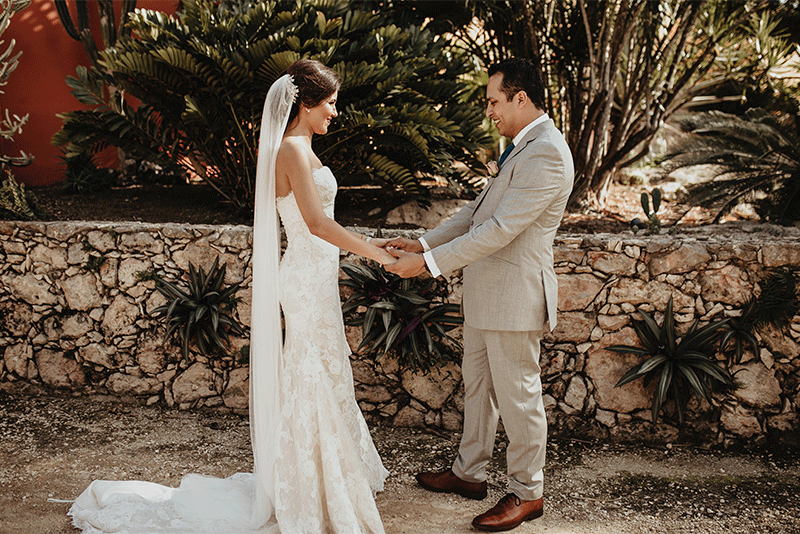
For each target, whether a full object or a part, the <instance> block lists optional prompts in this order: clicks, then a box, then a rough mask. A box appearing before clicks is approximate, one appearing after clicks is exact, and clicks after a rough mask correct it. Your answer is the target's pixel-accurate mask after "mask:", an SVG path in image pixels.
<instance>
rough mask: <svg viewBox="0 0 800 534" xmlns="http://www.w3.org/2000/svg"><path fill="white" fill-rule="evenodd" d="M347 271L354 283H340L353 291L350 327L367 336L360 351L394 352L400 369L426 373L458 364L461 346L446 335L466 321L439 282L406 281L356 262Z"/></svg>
mask: <svg viewBox="0 0 800 534" xmlns="http://www.w3.org/2000/svg"><path fill="white" fill-rule="evenodd" d="M342 270H343V271H344V272H345V274H347V276H348V277H349V278H348V279H344V280H342V281H341V282H339V283H340V284H341V285H343V286H346V287H350V288H352V289H353V292H352V294H351V295H350V297H349V298H348V299H347V301H346V302H345V303H344V304H343V305H342V312H343V313H344V314H345V316H346V317H347V321H346V324H348V325H350V326H358V325H360V326H361V329H362V333H363V341H362V342H361V345H359V347H358V349H357V351H360V350H361V349H362V348H365V349H366V350H367V353H368V354H373V353H379V354H385V353H387V352H389V351H394V352H395V353H396V354H397V356H398V360H399V363H400V366H401V367H404V368H409V369H411V370H413V371H415V372H416V371H421V372H423V373H427V372H430V370H431V369H432V368H433V367H435V366H436V365H439V364H442V363H445V362H447V361H452V360H455V359H457V357H458V354H459V350H458V348H459V347H458V342H457V341H456V340H455V339H453V338H452V337H450V336H449V335H448V334H447V332H449V331H450V330H452V329H453V328H455V327H457V326H458V325H460V324H462V323H463V322H464V319H463V317H461V316H460V315H458V314H459V313H460V307H459V306H458V305H456V304H450V303H447V302H445V301H444V298H443V295H442V290H443V288H442V287H441V286H440V283H439V282H438V281H437V280H436V279H429V280H426V281H422V280H419V279H403V278H400V277H399V276H397V275H395V274H392V273H387V272H386V271H385V270H384V269H383V268H382V267H380V266H378V267H369V266H366V265H356V264H351V263H343V264H342ZM362 307H363V308H362ZM360 309H363V310H364V311H359V310H360ZM445 340H449V341H450V342H451V343H453V344H454V345H455V347H448V346H447V344H446V342H445Z"/></svg>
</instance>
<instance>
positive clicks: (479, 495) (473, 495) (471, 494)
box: [417, 480, 488, 501]
mask: <svg viewBox="0 0 800 534" xmlns="http://www.w3.org/2000/svg"><path fill="white" fill-rule="evenodd" d="M417 483H419V485H420V486H422V487H423V488H425V489H426V490H428V491H432V492H434V493H453V494H455V495H461V496H462V497H465V498H467V499H472V500H475V501H482V500H483V499H485V498H486V495H488V491H484V492H475V491H465V490H459V489H442V488H437V487H435V486H429V485H428V484H425V483H424V482H422V481H421V480H417Z"/></svg>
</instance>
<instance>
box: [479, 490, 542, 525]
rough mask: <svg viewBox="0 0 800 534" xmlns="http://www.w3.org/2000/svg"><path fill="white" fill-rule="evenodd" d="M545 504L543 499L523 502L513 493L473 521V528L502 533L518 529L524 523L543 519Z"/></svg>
mask: <svg viewBox="0 0 800 534" xmlns="http://www.w3.org/2000/svg"><path fill="white" fill-rule="evenodd" d="M543 513H544V504H543V502H542V499H536V500H535V501H523V500H522V499H520V498H519V497H517V496H516V495H514V494H513V493H509V494H507V495H506V496H505V497H503V498H502V499H500V502H498V503H497V504H496V505H495V506H494V508H492V509H491V510H489V511H488V512H486V513H484V514H481V515H479V516H478V517H476V518H475V519H473V520H472V526H474V527H475V528H477V529H478V530H488V531H489V532H502V531H504V530H511V529H512V528H517V527H518V526H519V525H520V524H522V522H523V521H530V520H531V519H536V518H537V517H542V514H543Z"/></svg>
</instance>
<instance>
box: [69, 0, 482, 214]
mask: <svg viewBox="0 0 800 534" xmlns="http://www.w3.org/2000/svg"><path fill="white" fill-rule="evenodd" d="M182 6H183V9H182V11H181V13H180V15H179V16H177V17H171V16H167V15H165V14H163V13H160V12H155V11H146V10H137V11H136V12H135V13H133V14H132V15H131V17H130V21H129V27H130V29H131V31H132V38H126V39H120V40H119V41H118V42H117V45H116V46H115V47H114V48H111V49H108V50H106V51H105V52H103V53H102V65H103V67H104V68H105V69H106V70H107V72H108V73H106V72H102V71H100V70H98V69H88V70H87V69H83V70H80V69H79V72H78V77H77V78H72V79H70V80H69V83H70V85H71V87H72V88H73V93H74V94H75V96H76V97H77V98H79V100H81V102H83V103H84V104H88V105H90V106H94V109H92V110H91V111H88V112H84V111H81V112H68V113H64V114H62V115H61V117H62V118H63V120H64V125H63V127H62V130H61V131H60V132H58V133H57V134H56V136H54V138H53V143H54V144H58V145H65V152H66V153H67V154H75V153H79V152H82V151H85V152H89V153H93V152H95V151H97V150H99V149H101V148H104V147H105V146H108V145H113V146H117V147H120V148H122V149H123V150H125V151H130V152H132V153H136V154H138V155H141V157H144V158H147V159H150V160H151V161H154V162H170V163H172V164H174V165H180V166H181V167H182V168H183V169H184V170H185V171H187V172H190V173H192V174H194V175H196V176H199V177H200V178H202V179H203V180H205V181H206V182H208V183H209V184H210V185H211V186H212V187H214V188H215V189H217V190H218V191H219V192H220V194H222V195H223V196H224V197H226V198H227V199H229V200H231V201H233V202H235V203H236V204H238V205H240V206H243V207H245V206H251V205H252V204H251V203H252V198H253V192H254V183H255V182H254V173H255V161H256V157H257V154H256V152H257V143H258V137H259V131H258V128H259V125H260V119H261V117H260V114H261V111H262V107H263V101H264V95H265V94H266V92H267V90H268V88H269V86H270V85H271V84H272V82H273V81H274V80H275V79H277V78H278V77H279V76H280V75H282V74H283V73H284V72H285V70H286V67H287V66H288V65H290V64H291V63H292V62H294V61H295V60H297V59H299V58H301V57H308V58H313V59H318V60H320V61H322V62H323V63H325V64H327V65H329V66H330V67H331V68H333V69H334V70H335V71H336V72H337V73H338V74H339V75H340V76H341V78H342V82H343V84H342V88H341V90H340V92H339V102H340V108H342V111H341V114H340V116H339V117H338V118H337V119H336V121H334V123H333V124H332V126H331V129H330V131H329V133H328V135H326V136H321V137H318V138H316V139H315V140H314V148H315V151H316V152H317V153H318V154H319V155H320V157H321V158H322V160H323V162H324V163H325V164H326V165H328V166H330V167H331V168H332V170H333V171H334V173H335V174H336V175H337V178H338V179H339V181H340V183H341V184H343V185H362V184H370V185H371V184H374V183H377V184H380V185H381V186H382V187H384V188H385V190H386V193H387V195H386V198H387V202H389V203H396V204H399V203H401V202H403V201H405V200H406V199H407V198H416V199H424V198H425V197H426V196H427V190H426V187H425V185H423V184H422V183H421V182H420V180H422V179H423V178H426V177H430V176H440V177H443V178H445V179H449V180H451V181H455V182H457V181H459V180H462V179H463V178H462V177H461V176H460V175H459V174H456V173H455V171H454V169H453V163H454V161H455V160H459V161H462V162H464V163H466V164H467V165H468V166H471V167H473V168H480V167H481V166H480V165H479V164H478V163H477V160H476V159H475V156H474V155H473V154H474V153H475V152H476V151H477V150H478V149H479V148H484V147H487V146H489V145H490V143H491V138H490V137H488V136H487V135H486V133H485V132H484V131H483V130H482V128H481V125H482V120H483V116H482V112H481V108H480V104H478V103H472V102H465V101H464V99H463V95H464V94H465V92H466V90H467V82H466V81H463V80H464V79H463V75H464V74H466V73H468V72H470V71H471V70H472V69H473V68H474V67H473V66H472V65H471V63H470V62H469V61H468V60H467V59H466V58H464V57H463V56H460V55H453V56H447V55H445V54H442V47H443V39H441V38H439V37H438V36H436V35H434V34H432V33H431V32H429V31H427V30H423V29H421V28H420V27H418V26H412V27H399V26H397V25H394V24H393V23H392V21H391V20H386V16H385V15H384V14H382V13H381V12H380V11H373V10H364V11H359V10H358V8H357V7H353V5H351V3H350V2H347V1H345V0H316V1H309V2H295V1H289V0H280V1H277V2H257V3H253V4H252V5H249V4H248V5H245V4H244V3H235V2H234V3H232V2H210V1H204V0H186V1H184V2H182ZM103 83H105V84H107V85H113V86H115V87H121V88H124V89H125V92H126V94H129V95H131V96H133V97H136V98H138V99H139V100H140V101H141V102H142V103H143V104H142V105H141V106H140V107H139V108H138V109H136V110H134V109H133V108H132V107H131V106H130V105H128V104H127V103H125V102H124V101H123V102H120V103H119V104H120V105H113V104H115V103H113V102H109V101H107V100H106V96H105V95H104V94H103V92H102V86H103ZM113 114H117V115H118V117H113V116H112V115H113ZM453 177H456V179H455V180H454V179H453ZM423 201H424V200H423ZM391 207H393V206H385V208H386V209H390V208H391Z"/></svg>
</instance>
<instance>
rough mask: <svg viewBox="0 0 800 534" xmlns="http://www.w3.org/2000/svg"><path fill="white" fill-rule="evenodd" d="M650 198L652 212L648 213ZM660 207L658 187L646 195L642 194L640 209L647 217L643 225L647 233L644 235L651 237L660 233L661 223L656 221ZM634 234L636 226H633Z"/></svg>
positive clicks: (659, 190)
mask: <svg viewBox="0 0 800 534" xmlns="http://www.w3.org/2000/svg"><path fill="white" fill-rule="evenodd" d="M650 197H652V198H653V211H650ZM660 207H661V189H659V188H658V187H655V188H653V191H652V192H651V193H650V195H648V194H647V193H646V192H644V193H642V209H643V210H644V214H645V215H646V216H647V223H646V225H645V227H646V229H647V231H646V232H645V234H646V235H653V234H659V233H661V221H660V220H659V219H658V210H659V208H660ZM633 229H634V232H636V231H637V230H638V227H637V226H636V225H634V226H633Z"/></svg>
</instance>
